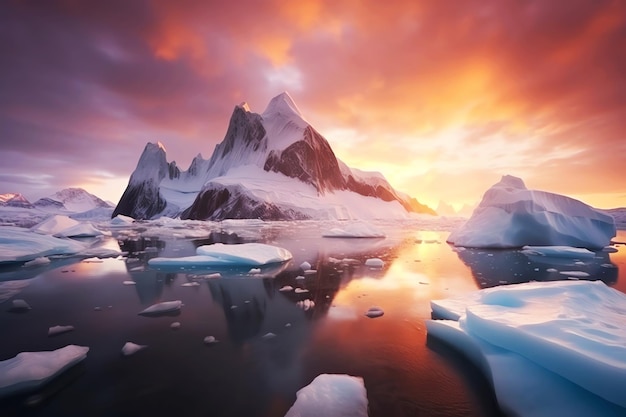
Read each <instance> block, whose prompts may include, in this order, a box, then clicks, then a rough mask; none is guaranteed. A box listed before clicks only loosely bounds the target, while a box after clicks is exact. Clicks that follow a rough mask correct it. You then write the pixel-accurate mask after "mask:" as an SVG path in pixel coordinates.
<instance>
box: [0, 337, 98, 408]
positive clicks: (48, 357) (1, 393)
mask: <svg viewBox="0 0 626 417" xmlns="http://www.w3.org/2000/svg"><path fill="white" fill-rule="evenodd" d="M88 351H89V348H88V347H84V346H76V345H67V346H65V347H63V348H61V349H57V350H53V351H45V352H22V353H18V354H17V356H15V357H14V358H11V359H7V360H5V361H0V398H2V397H5V396H7V395H11V394H15V393H18V392H20V391H29V390H33V389H35V388H37V387H39V386H41V385H43V384H45V383H47V382H48V381H50V380H51V379H53V378H54V377H55V376H57V375H58V374H60V373H61V372H63V371H65V370H66V369H68V368H70V367H71V366H73V365H75V364H77V363H78V362H80V361H82V360H83V359H85V357H86V356H87V352H88Z"/></svg>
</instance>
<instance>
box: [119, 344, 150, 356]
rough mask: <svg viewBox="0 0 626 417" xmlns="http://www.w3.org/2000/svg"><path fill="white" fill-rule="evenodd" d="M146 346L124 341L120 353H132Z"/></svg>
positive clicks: (127, 354) (125, 354)
mask: <svg viewBox="0 0 626 417" xmlns="http://www.w3.org/2000/svg"><path fill="white" fill-rule="evenodd" d="M147 347H148V346H147V345H138V344H136V343H133V342H126V343H125V344H124V346H123V347H122V355H124V356H130V355H134V354H135V353H137V352H139V351H140V350H142V349H145V348H147Z"/></svg>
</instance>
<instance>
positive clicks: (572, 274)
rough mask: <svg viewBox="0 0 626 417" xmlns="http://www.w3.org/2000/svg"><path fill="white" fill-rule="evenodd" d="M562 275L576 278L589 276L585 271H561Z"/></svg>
mask: <svg viewBox="0 0 626 417" xmlns="http://www.w3.org/2000/svg"><path fill="white" fill-rule="evenodd" d="M559 274H561V275H567V276H568V277H576V278H585V277H588V276H589V274H588V273H586V272H583V271H561V272H559Z"/></svg>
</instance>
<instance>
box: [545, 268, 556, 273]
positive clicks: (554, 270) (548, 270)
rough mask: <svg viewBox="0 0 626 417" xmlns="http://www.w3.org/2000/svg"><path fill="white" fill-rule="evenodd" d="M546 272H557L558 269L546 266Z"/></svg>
mask: <svg viewBox="0 0 626 417" xmlns="http://www.w3.org/2000/svg"><path fill="white" fill-rule="evenodd" d="M546 272H559V271H558V270H557V269H555V268H548V269H546Z"/></svg>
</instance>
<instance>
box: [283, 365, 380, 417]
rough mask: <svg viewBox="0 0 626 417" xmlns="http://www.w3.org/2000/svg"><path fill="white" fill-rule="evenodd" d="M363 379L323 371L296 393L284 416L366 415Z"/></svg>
mask: <svg viewBox="0 0 626 417" xmlns="http://www.w3.org/2000/svg"><path fill="white" fill-rule="evenodd" d="M367 407H368V401H367V391H366V390H365V385H364V384H363V378H359V377H354V376H350V375H331V374H322V375H319V376H317V377H316V378H315V379H314V380H313V382H311V383H310V384H309V385H307V386H305V387H304V388H302V389H301V390H299V391H298V392H297V393H296V402H295V403H294V404H293V405H292V406H291V408H290V409H289V411H287V414H285V417H318V416H325V417H367Z"/></svg>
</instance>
